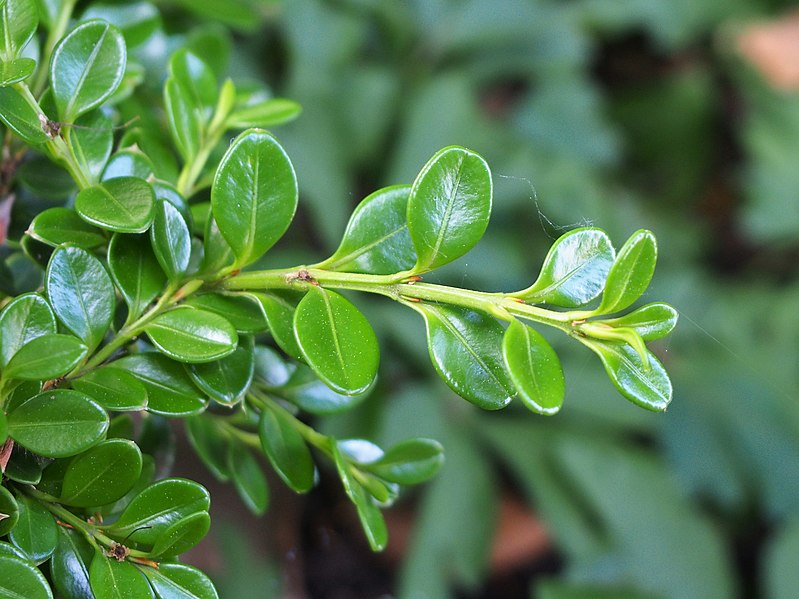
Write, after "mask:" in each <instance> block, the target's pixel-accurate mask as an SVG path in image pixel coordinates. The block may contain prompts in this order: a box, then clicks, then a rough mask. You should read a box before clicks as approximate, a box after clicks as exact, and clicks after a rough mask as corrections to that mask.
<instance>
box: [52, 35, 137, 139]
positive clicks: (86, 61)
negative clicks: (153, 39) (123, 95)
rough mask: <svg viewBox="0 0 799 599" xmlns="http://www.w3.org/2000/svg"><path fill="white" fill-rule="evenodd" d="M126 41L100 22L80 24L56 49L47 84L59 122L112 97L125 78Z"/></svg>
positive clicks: (73, 117)
mask: <svg viewBox="0 0 799 599" xmlns="http://www.w3.org/2000/svg"><path fill="white" fill-rule="evenodd" d="M126 56H127V55H126V51H125V40H124V38H123V37H122V34H121V33H120V32H119V30H118V29H117V28H116V27H114V26H113V25H110V24H109V23H106V22H104V21H100V20H92V21H87V22H84V23H81V24H79V25H78V26H77V27H75V28H74V29H73V30H72V31H70V32H69V33H68V34H67V35H66V36H65V37H64V38H63V39H62V40H61V41H60V42H59V43H58V45H57V46H56V48H55V50H54V51H53V58H52V60H51V62H50V84H51V90H52V93H53V100H54V101H55V105H56V108H57V109H58V115H59V118H60V119H61V121H63V122H66V123H72V122H74V120H75V119H76V118H77V117H78V116H80V115H81V114H83V113H84V112H88V111H89V110H91V109H92V108H95V107H97V106H99V105H100V104H102V103H103V101H104V100H106V99H107V98H108V97H109V96H110V95H111V94H113V93H114V92H115V91H116V89H117V87H119V84H120V83H121V82H122V77H123V76H124V74H125V63H126Z"/></svg>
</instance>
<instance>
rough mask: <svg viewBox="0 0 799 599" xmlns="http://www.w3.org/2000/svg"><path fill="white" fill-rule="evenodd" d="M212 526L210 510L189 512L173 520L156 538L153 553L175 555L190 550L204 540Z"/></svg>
mask: <svg viewBox="0 0 799 599" xmlns="http://www.w3.org/2000/svg"><path fill="white" fill-rule="evenodd" d="M210 528H211V517H210V516H209V515H208V512H196V513H194V514H189V515H188V516H185V517H183V518H181V519H180V520H177V521H176V522H173V523H172V524H171V525H170V526H169V527H168V528H167V529H166V530H165V531H164V532H163V533H161V535H160V536H159V537H158V539H156V541H155V544H154V545H153V549H152V551H151V554H152V555H153V556H157V557H162V558H163V557H173V556H176V555H180V554H181V553H183V552H185V551H188V550H189V549H191V548H192V547H194V546H195V545H196V544H197V543H199V542H200V541H202V539H203V537H204V536H205V535H206V534H208V530H209V529H210Z"/></svg>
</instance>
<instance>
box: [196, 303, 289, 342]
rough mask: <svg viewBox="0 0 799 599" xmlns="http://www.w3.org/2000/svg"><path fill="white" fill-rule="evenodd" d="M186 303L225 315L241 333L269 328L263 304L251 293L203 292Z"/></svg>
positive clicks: (257, 331) (258, 331)
mask: <svg viewBox="0 0 799 599" xmlns="http://www.w3.org/2000/svg"><path fill="white" fill-rule="evenodd" d="M185 304H186V305H188V306H193V307H195V308H202V309H203V310H207V311H209V312H213V313H215V314H219V316H223V317H224V318H225V319H226V320H228V321H229V322H230V324H232V325H233V326H234V327H236V330H237V331H238V332H239V333H260V332H263V331H266V330H267V329H268V328H269V325H268V324H267V321H266V316H265V315H264V312H263V310H262V309H261V305H260V304H259V302H258V301H257V300H256V299H255V298H254V297H253V296H252V295H250V294H244V293H236V294H233V293H203V294H202V295H194V296H192V297H190V298H189V299H188V300H186V302H185ZM289 326H290V323H289Z"/></svg>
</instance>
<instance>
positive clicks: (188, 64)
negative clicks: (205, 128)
mask: <svg viewBox="0 0 799 599" xmlns="http://www.w3.org/2000/svg"><path fill="white" fill-rule="evenodd" d="M169 74H170V76H171V77H172V78H173V79H174V80H175V81H177V82H178V83H179V84H180V86H181V87H182V88H183V89H184V91H185V93H186V94H187V95H188V96H189V98H190V101H191V104H192V105H193V106H197V107H199V109H200V111H201V120H200V122H201V123H202V124H203V125H204V124H205V122H206V121H207V120H209V119H210V118H211V115H212V113H213V110H214V107H215V105H216V100H217V95H218V91H217V84H216V77H215V76H214V73H213V71H211V69H210V68H208V65H206V64H205V63H204V62H203V61H202V60H201V59H200V58H199V57H198V56H196V55H195V54H192V53H191V52H190V51H188V50H187V49H185V48H181V49H180V50H178V51H177V52H175V53H174V54H173V55H172V58H170V60H169Z"/></svg>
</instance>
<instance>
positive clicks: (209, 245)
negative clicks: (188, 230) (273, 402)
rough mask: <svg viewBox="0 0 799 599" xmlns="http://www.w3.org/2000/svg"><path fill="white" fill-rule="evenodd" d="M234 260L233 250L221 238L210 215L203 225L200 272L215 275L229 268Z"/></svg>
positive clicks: (217, 227)
mask: <svg viewBox="0 0 799 599" xmlns="http://www.w3.org/2000/svg"><path fill="white" fill-rule="evenodd" d="M234 260H235V257H234V255H233V250H232V249H231V248H230V246H229V245H228V243H227V241H225V238H224V237H222V233H221V232H220V231H219V226H218V225H217V224H216V219H215V218H214V217H213V215H211V216H210V217H209V218H208V221H207V223H206V225H205V235H204V236H203V261H202V265H201V266H200V272H203V273H217V272H219V271H221V270H224V269H226V268H228V267H229V266H231V265H232V264H233V261H234Z"/></svg>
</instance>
